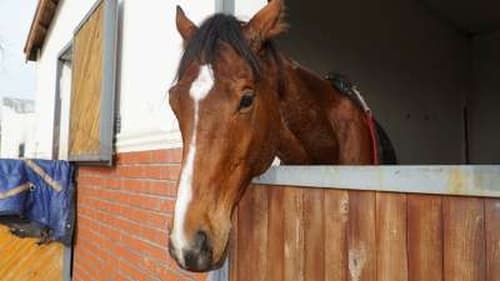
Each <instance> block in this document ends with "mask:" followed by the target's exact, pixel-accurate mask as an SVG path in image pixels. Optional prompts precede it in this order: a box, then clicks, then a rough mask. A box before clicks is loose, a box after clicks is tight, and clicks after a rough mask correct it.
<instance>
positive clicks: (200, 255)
mask: <svg viewBox="0 0 500 281" xmlns="http://www.w3.org/2000/svg"><path fill="white" fill-rule="evenodd" d="M193 242H194V243H193V247H192V248H191V249H189V250H186V251H184V262H185V266H186V268H187V269H189V270H192V271H206V270H208V269H210V268H211V266H212V258H213V257H212V248H211V246H210V241H209V239H208V235H207V234H206V233H205V232H204V231H198V232H197V233H196V234H195V237H194V241H193Z"/></svg>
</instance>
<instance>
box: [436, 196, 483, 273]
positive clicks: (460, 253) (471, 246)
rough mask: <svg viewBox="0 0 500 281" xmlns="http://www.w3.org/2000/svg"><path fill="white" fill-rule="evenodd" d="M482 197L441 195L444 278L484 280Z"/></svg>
mask: <svg viewBox="0 0 500 281" xmlns="http://www.w3.org/2000/svg"><path fill="white" fill-rule="evenodd" d="M483 207H484V205H483V199H479V198H465V197H444V199H443V222H444V225H443V235H444V280H446V281H452V280H453V281H457V280H459V281H482V280H485V272H486V270H485V269H486V261H485V257H486V253H485V243H484V238H485V235H484V209H483Z"/></svg>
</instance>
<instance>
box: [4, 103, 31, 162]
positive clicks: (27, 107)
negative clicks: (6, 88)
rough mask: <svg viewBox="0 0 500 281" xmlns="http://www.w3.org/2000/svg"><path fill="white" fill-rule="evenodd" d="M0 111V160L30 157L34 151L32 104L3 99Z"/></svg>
mask: <svg viewBox="0 0 500 281" xmlns="http://www.w3.org/2000/svg"><path fill="white" fill-rule="evenodd" d="M0 111H1V125H0V126H1V135H0V138H1V144H0V158H20V157H30V156H32V155H33V153H34V150H35V149H36V142H35V138H34V129H35V128H34V125H35V104H34V102H33V101H32V100H24V99H18V98H9V97H4V98H3V99H2V107H1V109H0Z"/></svg>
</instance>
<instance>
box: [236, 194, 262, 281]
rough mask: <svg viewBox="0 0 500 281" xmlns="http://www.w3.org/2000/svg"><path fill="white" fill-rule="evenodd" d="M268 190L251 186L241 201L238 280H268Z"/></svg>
mask: <svg viewBox="0 0 500 281" xmlns="http://www.w3.org/2000/svg"><path fill="white" fill-rule="evenodd" d="M267 208H268V190H267V188H265V187H263V186H257V185H252V186H250V187H249V188H248V190H247V191H246V193H245V195H244V196H243V198H242V201H241V202H240V210H241V211H240V212H239V217H238V228H239V229H238V232H239V233H242V234H244V235H240V236H239V237H238V242H237V243H238V245H239V247H240V249H239V250H238V263H239V265H240V266H239V267H238V277H239V278H238V280H241V281H244V280H252V281H253V280H266V273H267V270H266V269H267V265H268V262H267V258H266V256H267V241H268V237H267V230H268V209H267Z"/></svg>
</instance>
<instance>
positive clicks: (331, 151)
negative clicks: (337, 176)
mask: <svg viewBox="0 0 500 281" xmlns="http://www.w3.org/2000/svg"><path fill="white" fill-rule="evenodd" d="M284 79H285V85H286V87H285V89H284V91H283V93H281V97H280V111H281V117H282V125H281V141H280V145H279V148H278V157H280V159H282V161H283V162H284V163H285V164H369V163H371V162H372V161H373V160H372V157H371V139H370V135H369V130H368V128H367V126H366V123H365V119H364V118H365V117H364V113H363V112H362V111H361V110H360V109H359V107H358V106H357V105H355V104H354V102H353V101H352V100H350V99H349V98H348V97H346V96H345V95H343V94H341V93H340V92H339V91H337V90H336V89H335V88H334V87H332V85H331V84H330V82H328V81H327V80H325V79H323V78H321V77H320V76H318V75H316V74H314V73H313V72H311V71H308V70H307V69H305V68H303V67H301V66H299V65H298V64H297V63H295V62H293V61H291V60H287V61H286V63H285V78H284Z"/></svg>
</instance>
